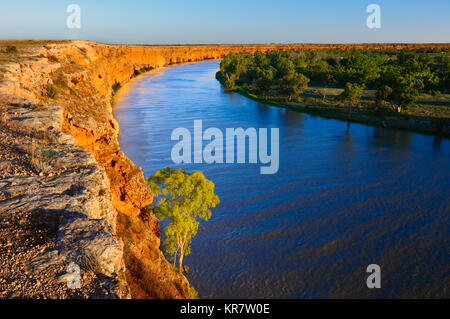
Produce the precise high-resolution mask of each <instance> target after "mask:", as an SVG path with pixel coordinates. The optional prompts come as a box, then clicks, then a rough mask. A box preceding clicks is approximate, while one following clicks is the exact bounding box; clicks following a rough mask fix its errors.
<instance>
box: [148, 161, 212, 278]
mask: <svg viewBox="0 0 450 319" xmlns="http://www.w3.org/2000/svg"><path fill="white" fill-rule="evenodd" d="M147 182H148V183H149V185H150V187H151V188H152V191H153V194H154V195H155V197H159V201H158V204H157V206H155V207H154V210H155V213H156V214H157V215H158V216H159V217H160V219H164V218H168V219H169V220H170V224H169V225H168V226H167V227H166V228H165V231H164V248H165V252H166V253H167V254H169V255H170V256H171V257H172V261H173V265H174V266H175V265H176V263H177V259H178V269H179V270H180V271H182V269H183V257H184V256H186V255H188V254H189V253H190V244H191V242H192V238H193V237H194V236H195V235H196V234H197V231H198V226H199V220H204V221H207V220H208V219H209V218H210V217H211V211H210V208H213V207H215V206H216V205H218V204H219V197H218V196H217V195H216V194H215V193H214V183H213V182H211V181H209V180H207V179H206V178H205V176H204V175H203V174H202V173H201V172H193V173H186V172H185V171H184V170H182V169H176V170H173V169H171V168H170V167H168V168H165V169H162V170H159V171H158V172H156V173H155V174H154V175H153V176H151V177H149V178H148V179H147Z"/></svg>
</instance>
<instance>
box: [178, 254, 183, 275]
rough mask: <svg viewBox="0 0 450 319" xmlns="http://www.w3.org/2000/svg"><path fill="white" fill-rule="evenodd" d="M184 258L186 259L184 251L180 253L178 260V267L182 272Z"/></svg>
mask: <svg viewBox="0 0 450 319" xmlns="http://www.w3.org/2000/svg"><path fill="white" fill-rule="evenodd" d="M183 257H184V251H181V252H180V258H179V259H178V267H179V268H180V270H181V271H183Z"/></svg>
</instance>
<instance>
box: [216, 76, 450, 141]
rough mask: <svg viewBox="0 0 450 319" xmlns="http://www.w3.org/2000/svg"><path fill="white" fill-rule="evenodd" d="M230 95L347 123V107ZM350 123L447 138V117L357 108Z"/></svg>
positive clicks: (242, 91)
mask: <svg viewBox="0 0 450 319" xmlns="http://www.w3.org/2000/svg"><path fill="white" fill-rule="evenodd" d="M216 79H217V80H218V81H219V82H220V83H221V84H222V85H224V83H225V79H224V78H223V77H222V76H221V74H220V71H219V72H217V73H216ZM232 91H233V92H236V93H239V94H241V95H243V96H245V97H248V98H250V99H252V100H254V101H257V102H260V103H264V104H268V105H272V106H276V107H281V108H286V109H290V110H293V111H297V112H303V113H308V114H311V115H317V116H321V117H324V118H332V119H337V120H342V121H348V118H349V117H348V109H347V107H343V106H341V107H339V106H336V105H333V104H326V103H320V104H314V103H311V104H309V103H296V102H280V101H276V100H272V99H270V98H263V97H260V96H257V95H255V94H252V93H250V92H249V91H248V90H246V89H244V88H242V87H240V86H235V87H234V88H233V89H232ZM350 122H355V123H361V124H368V125H375V126H380V127H390V128H396V129H401V130H407V131H413V132H417V133H422V134H429V135H436V136H441V137H446V138H450V118H447V117H430V116H420V115H413V114H405V113H398V114H396V113H393V112H390V113H382V112H369V111H365V110H360V109H359V108H358V107H357V106H355V107H352V110H351V116H350Z"/></svg>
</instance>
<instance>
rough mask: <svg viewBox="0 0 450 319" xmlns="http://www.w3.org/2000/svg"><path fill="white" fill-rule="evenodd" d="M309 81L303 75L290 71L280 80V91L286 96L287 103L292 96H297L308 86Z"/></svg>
mask: <svg viewBox="0 0 450 319" xmlns="http://www.w3.org/2000/svg"><path fill="white" fill-rule="evenodd" d="M308 82H309V79H308V78H307V77H306V76H304V75H303V74H300V73H297V72H295V71H292V72H290V73H288V74H286V75H285V76H283V77H282V78H281V80H280V91H281V92H283V93H284V94H286V95H287V96H288V99H289V101H290V100H291V99H292V96H297V95H299V94H300V93H301V92H303V90H304V89H305V88H306V86H307V85H308Z"/></svg>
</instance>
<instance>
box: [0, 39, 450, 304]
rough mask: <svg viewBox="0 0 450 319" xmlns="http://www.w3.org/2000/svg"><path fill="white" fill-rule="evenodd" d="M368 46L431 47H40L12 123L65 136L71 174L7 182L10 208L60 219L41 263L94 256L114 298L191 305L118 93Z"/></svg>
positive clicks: (0, 86)
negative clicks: (217, 68)
mask: <svg viewBox="0 0 450 319" xmlns="http://www.w3.org/2000/svg"><path fill="white" fill-rule="evenodd" d="M443 46H445V47H448V45H443ZM367 47H371V48H375V49H376V48H386V47H392V48H397V49H398V48H420V47H430V45H395V44H393V45H260V46H258V45H199V46H120V45H114V46H111V45H103V44H97V43H92V42H84V41H71V42H64V43H50V44H46V45H43V46H38V47H36V48H35V49H34V50H33V51H32V52H31V53H28V54H26V55H24V56H22V57H21V59H19V60H17V61H13V62H10V63H7V64H5V65H4V66H3V69H4V72H3V77H2V79H1V82H0V92H1V94H3V99H4V100H5V101H9V102H8V103H6V104H7V105H8V107H6V109H7V111H6V112H7V113H8V114H9V115H8V116H7V119H6V120H7V121H9V123H11V122H12V121H15V122H17V124H18V125H19V126H21V127H22V128H25V127H27V126H31V127H32V129H33V130H35V131H36V132H41V133H46V134H47V133H48V131H51V132H53V133H52V134H53V135H54V136H56V137H57V138H56V140H55V143H56V144H57V145H58V149H64V151H63V152H61V154H64V155H61V156H60V157H58V161H59V164H58V165H59V166H61V167H64V174H59V175H57V176H49V175H45V174H44V175H43V176H34V177H23V178H19V179H17V178H15V177H11V178H9V179H4V180H0V187H1V188H2V191H0V196H3V202H2V205H0V209H5V210H6V209H7V210H10V211H11V212H14V210H17V209H19V208H20V209H24V207H27V209H30V210H45V211H55V212H58V214H59V215H58V216H60V217H58V218H60V219H58V220H59V222H58V225H57V226H58V242H59V243H60V244H59V246H57V249H56V250H54V251H51V252H47V254H49V253H50V254H53V255H51V256H47V257H48V258H47V259H45V258H46V256H45V255H43V256H42V259H40V261H38V264H39V265H46V263H47V264H48V262H49V260H55V251H56V255H57V256H63V257H62V258H64V259H65V260H76V261H77V262H79V263H81V264H83V260H85V259H86V258H87V257H86V256H87V255H89V256H92V255H94V259H95V263H96V264H98V267H97V269H96V271H97V272H98V273H99V274H101V275H104V276H107V277H108V278H109V285H110V286H111V287H113V288H111V289H110V291H109V292H108V293H110V294H116V295H117V296H118V297H128V296H130V294H129V292H131V296H132V297H135V298H186V297H188V291H189V283H188V282H187V280H186V278H185V277H184V276H182V275H181V274H179V273H178V272H176V271H175V270H174V269H173V267H172V266H171V265H170V264H169V263H168V262H167V260H166V259H165V257H164V256H163V254H162V252H161V251H160V250H159V246H160V241H159V237H160V231H159V223H158V221H157V220H156V218H155V216H154V215H153V213H152V212H151V211H149V210H148V209H145V207H146V206H147V205H149V204H150V203H151V202H152V200H153V197H152V193H151V191H150V189H149V187H148V186H147V184H146V182H145V180H144V176H143V173H142V170H141V169H140V168H138V167H136V166H135V165H134V164H133V163H132V162H131V161H130V160H129V159H128V158H127V157H126V156H125V155H124V154H123V152H122V151H121V150H120V147H119V144H118V139H117V136H118V133H119V126H118V124H117V122H116V120H115V119H114V117H113V113H112V105H111V103H112V99H111V97H112V96H113V94H114V91H115V90H116V89H118V88H119V87H120V86H121V84H122V83H124V82H126V81H128V80H129V79H130V78H131V77H133V76H135V75H137V74H139V73H141V72H145V71H148V70H151V69H154V68H159V67H163V66H166V65H170V64H174V63H183V62H192V61H199V60H205V59H218V58H220V57H222V56H224V55H225V54H227V53H229V52H250V53H253V52H255V51H256V50H260V51H266V50H290V49H306V50H308V49H319V48H323V49H325V48H342V49H348V48H357V49H359V48H367ZM435 47H441V45H435ZM17 99H19V102H17V101H16V102H14V100H17ZM6 104H5V105H6ZM26 119H28V120H26ZM58 154H59V153H58ZM91 154H92V155H91ZM53 164H56V163H53ZM27 185H28V187H32V188H34V189H35V191H34V192H32V195H29V196H28V195H26V194H27V192H26V190H25V188H26V187H27ZM0 199H1V198H0ZM24 205H25V206H24ZM27 205H28V206H27ZM55 216H56V215H55ZM61 216H62V217H61ZM119 238H120V239H119ZM90 245H92V246H93V248H92V249H90V248H89V247H90ZM101 245H104V249H103V250H100V246H101ZM86 247H88V248H86ZM91 259H92V258H91ZM125 278H126V280H125Z"/></svg>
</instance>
